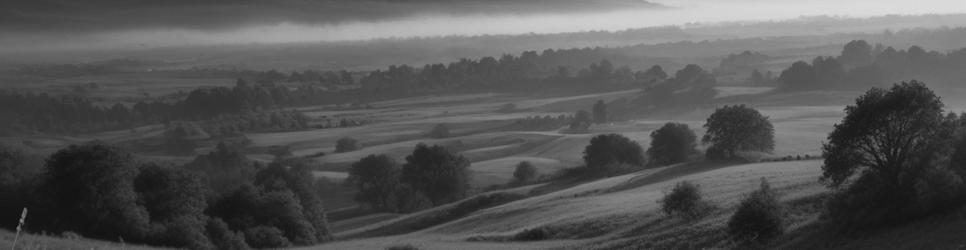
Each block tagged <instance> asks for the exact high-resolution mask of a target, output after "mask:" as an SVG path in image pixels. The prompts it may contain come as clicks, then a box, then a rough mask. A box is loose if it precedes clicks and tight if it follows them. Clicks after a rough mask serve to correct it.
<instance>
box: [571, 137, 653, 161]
mask: <svg viewBox="0 0 966 250" xmlns="http://www.w3.org/2000/svg"><path fill="white" fill-rule="evenodd" d="M584 162H585V163H586V164H587V167H590V168H603V167H606V166H607V165H610V164H615V163H617V164H620V163H625V164H630V165H635V166H643V165H644V151H643V150H641V145H640V144H637V142H635V141H632V140H631V139H628V138H627V137H625V136H623V135H620V134H606V135H598V136H595V137H594V138H592V139H590V145H587V147H586V148H584Z"/></svg>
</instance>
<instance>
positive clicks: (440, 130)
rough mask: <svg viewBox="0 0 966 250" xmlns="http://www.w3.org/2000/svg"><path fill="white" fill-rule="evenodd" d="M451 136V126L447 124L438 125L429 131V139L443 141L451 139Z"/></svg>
mask: <svg viewBox="0 0 966 250" xmlns="http://www.w3.org/2000/svg"><path fill="white" fill-rule="evenodd" d="M450 136H451V134H450V132H449V125H446V123H440V124H436V126H433V129H432V130H430V131H429V137H431V138H436V139H442V138H449V137H450Z"/></svg>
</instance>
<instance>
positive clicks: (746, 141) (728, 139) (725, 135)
mask: <svg viewBox="0 0 966 250" xmlns="http://www.w3.org/2000/svg"><path fill="white" fill-rule="evenodd" d="M704 127H705V128H706V129H707V132H705V134H704V137H702V138H701V141H702V142H703V143H705V144H711V146H710V147H709V149H708V153H709V157H710V156H712V155H713V152H720V153H721V154H722V155H721V157H724V158H731V157H735V156H737V155H736V153H738V152H740V151H761V152H771V151H772V150H773V149H774V148H775V139H774V138H775V129H774V128H773V127H772V125H771V122H770V121H768V117H767V116H763V115H762V114H761V113H759V112H758V110H755V109H753V108H749V107H746V106H745V105H734V106H728V105H725V106H724V107H722V108H718V109H717V110H715V111H714V113H712V114H711V116H710V117H708V120H707V122H706V123H705V124H704ZM711 158H714V157H711Z"/></svg>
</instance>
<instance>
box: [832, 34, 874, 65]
mask: <svg viewBox="0 0 966 250" xmlns="http://www.w3.org/2000/svg"><path fill="white" fill-rule="evenodd" d="M872 59H873V56H872V46H871V45H869V43H868V42H866V41H865V40H852V41H851V42H849V43H847V44H845V47H844V48H842V55H840V56H839V57H838V60H839V61H841V62H842V64H844V65H845V66H846V67H848V68H853V67H857V66H863V65H869V64H871V63H872V61H873V60H872Z"/></svg>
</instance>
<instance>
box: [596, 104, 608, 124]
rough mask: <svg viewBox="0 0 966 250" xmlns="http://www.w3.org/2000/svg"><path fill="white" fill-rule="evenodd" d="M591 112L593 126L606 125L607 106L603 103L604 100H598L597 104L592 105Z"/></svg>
mask: <svg viewBox="0 0 966 250" xmlns="http://www.w3.org/2000/svg"><path fill="white" fill-rule="evenodd" d="M593 110H594V123H595V124H604V123H607V104H605V103H604V100H598V101H597V103H594V109H593Z"/></svg>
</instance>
